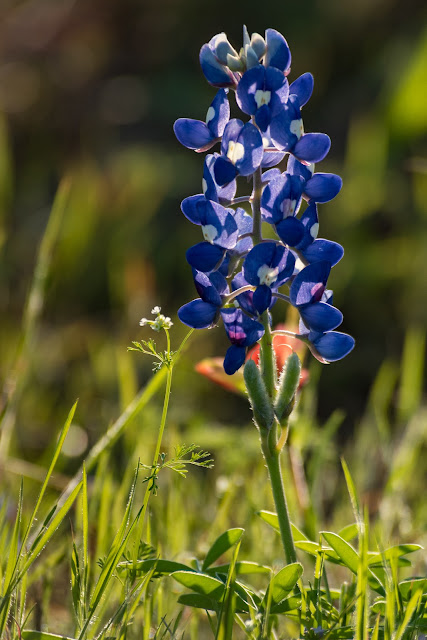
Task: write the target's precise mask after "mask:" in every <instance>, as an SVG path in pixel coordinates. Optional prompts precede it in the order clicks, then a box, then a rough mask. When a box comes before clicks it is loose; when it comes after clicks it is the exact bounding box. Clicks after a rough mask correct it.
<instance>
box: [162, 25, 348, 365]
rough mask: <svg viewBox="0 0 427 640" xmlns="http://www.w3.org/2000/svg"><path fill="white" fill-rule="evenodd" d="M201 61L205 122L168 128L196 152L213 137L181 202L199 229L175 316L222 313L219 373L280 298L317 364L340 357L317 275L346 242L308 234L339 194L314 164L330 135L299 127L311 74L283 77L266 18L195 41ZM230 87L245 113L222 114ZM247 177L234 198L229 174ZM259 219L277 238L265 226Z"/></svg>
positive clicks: (242, 351)
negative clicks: (233, 38)
mask: <svg viewBox="0 0 427 640" xmlns="http://www.w3.org/2000/svg"><path fill="white" fill-rule="evenodd" d="M200 63H201V67H202V71H203V73H204V75H205V77H206V79H207V80H208V82H209V83H210V84H211V85H213V86H215V87H218V88H219V91H217V93H216V95H215V97H214V98H213V100H212V103H211V105H210V107H209V108H208V111H207V114H206V118H205V121H201V120H194V119H190V118H179V119H178V120H177V121H176V123H175V125H174V130H175V134H176V137H177V138H178V140H179V141H180V142H181V143H182V144H183V145H184V146H185V147H187V148H189V149H192V150H194V151H196V152H202V151H207V150H209V149H211V148H212V147H213V146H214V145H215V144H216V143H219V148H218V150H217V151H215V152H214V153H210V154H207V155H206V157H205V162H204V166H203V178H202V193H199V194H196V195H194V196H189V197H187V198H185V199H184V200H183V202H182V203H181V209H182V212H183V213H184V215H185V216H186V217H187V219H188V220H189V221H190V222H192V223H193V224H196V225H198V226H200V228H201V235H202V238H201V241H200V242H199V243H197V244H196V245H194V246H192V247H190V248H189V249H188V251H187V254H186V258H187V261H188V263H189V264H190V266H191V268H192V271H193V277H194V284H195V287H196V290H197V293H198V295H199V298H196V299H194V300H192V301H191V302H188V303H187V304H184V305H183V306H182V307H181V308H180V309H179V311H178V316H179V318H180V320H181V321H182V322H183V323H184V324H187V325H189V326H190V327H193V328H195V329H203V328H209V327H212V326H215V325H216V324H217V323H218V322H220V321H221V320H222V323H223V324H224V327H225V331H226V334H227V336H228V339H229V341H230V343H231V346H230V347H229V349H228V350H227V353H226V356H225V360H224V369H225V371H226V373H228V374H232V373H234V372H235V371H236V370H237V369H238V368H239V367H240V366H241V365H242V364H243V363H244V361H245V358H246V352H247V349H248V348H249V347H251V346H252V345H253V344H254V343H256V342H258V341H259V340H260V339H261V338H262V336H263V335H264V332H265V327H266V326H267V324H266V322H267V323H270V322H271V318H270V312H271V309H272V308H273V306H274V305H275V304H276V303H278V302H279V303H280V304H281V303H283V302H284V301H285V302H287V303H288V304H290V305H292V306H293V307H294V308H295V309H296V310H297V311H298V313H299V315H300V327H299V333H298V334H295V335H296V337H298V338H299V339H301V340H303V341H304V342H307V343H308V345H309V347H310V349H311V351H312V353H313V355H314V356H315V357H316V358H317V359H318V360H320V361H321V362H324V363H327V362H333V361H336V360H340V359H341V358H343V357H344V356H346V355H347V354H348V353H349V352H350V351H351V350H352V348H353V347H354V339H353V338H352V337H351V336H349V335H347V334H345V333H341V332H338V331H335V329H336V328H337V327H339V326H340V324H341V323H342V320H343V316H342V313H341V311H339V309H337V308H336V307H335V306H333V304H332V291H331V290H330V289H328V288H327V281H328V278H329V275H330V272H331V269H332V268H333V267H334V266H335V265H336V264H337V263H338V262H339V261H340V260H341V258H342V257H343V254H344V249H343V247H342V246H341V245H340V244H338V243H337V242H333V241H331V240H327V239H325V238H319V237H318V234H319V208H320V207H321V206H322V205H323V204H324V203H326V202H328V201H330V200H332V199H333V198H335V197H336V196H337V195H338V193H339V191H340V190H341V187H342V180H341V178H340V176H338V175H336V174H333V173H323V172H318V171H315V163H318V162H320V161H321V160H323V159H324V158H325V156H326V155H327V153H328V152H329V149H330V145H331V141H330V138H329V136H327V135H326V134H324V133H306V132H305V130H304V124H303V119H302V112H301V110H302V108H303V106H304V105H305V104H306V103H307V101H308V100H309V99H310V97H311V94H312V92H313V86H314V80H313V76H312V75H311V73H309V72H307V73H303V74H302V75H300V76H299V77H298V78H296V79H295V80H294V81H293V82H289V80H288V76H289V74H290V65H291V52H290V49H289V46H288V43H287V42H286V40H285V38H284V37H283V36H282V35H281V34H280V33H279V32H278V31H276V30H275V29H267V30H266V32H265V35H264V37H263V36H261V35H260V34H257V33H254V34H252V35H249V33H248V31H247V29H246V27H245V28H244V31H243V46H242V47H241V48H240V49H236V48H234V47H233V46H232V45H231V44H230V42H229V41H228V39H227V36H226V34H225V33H220V34H217V35H216V36H214V37H213V38H212V39H211V40H210V41H209V42H208V43H207V44H205V45H203V46H202V48H201V51H200ZM233 93H234V94H235V98H236V104H237V106H238V107H239V108H240V110H241V112H242V118H243V119H238V118H232V119H230V104H229V98H230V97H231V96H232V94H233ZM244 116H246V119H245V118H244ZM286 157H287V160H285V158H286ZM283 162H285V167H283ZM250 179H251V181H252V183H253V187H252V188H249V189H247V193H246V195H239V196H238V197H236V194H237V193H238V191H237V188H238V180H242V187H243V188H244V185H247V184H248V181H249V180H250ZM239 193H240V191H239ZM261 223H264V225H265V223H267V224H269V225H270V226H271V229H272V232H273V233H274V234H276V239H271V234H270V235H269V238H268V239H267V238H264V237H263V229H264V227H263V226H262V224H261Z"/></svg>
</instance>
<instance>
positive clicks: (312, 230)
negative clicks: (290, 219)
mask: <svg viewBox="0 0 427 640" xmlns="http://www.w3.org/2000/svg"><path fill="white" fill-rule="evenodd" d="M300 222H301V224H302V225H303V227H304V236H303V238H302V239H301V241H300V242H299V244H298V245H294V246H295V248H296V249H299V250H300V251H304V249H307V247H308V245H310V244H311V243H312V242H314V240H315V239H316V238H317V234H318V232H319V218H318V215H317V205H316V203H315V202H310V204H309V205H308V207H307V209H306V210H305V211H304V213H303V214H302V216H301V218H300ZM309 262H310V260H309Z"/></svg>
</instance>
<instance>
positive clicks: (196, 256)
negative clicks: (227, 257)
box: [185, 242, 225, 273]
mask: <svg viewBox="0 0 427 640" xmlns="http://www.w3.org/2000/svg"><path fill="white" fill-rule="evenodd" d="M224 254H225V251H224V249H222V248H221V247H218V246H217V245H215V244H211V243H210V242H199V243H198V244H195V245H194V246H193V247H190V248H189V249H188V250H187V253H186V254H185V257H186V258H187V262H188V264H189V265H190V266H191V267H193V269H197V270H198V271H203V272H204V273H207V272H208V271H212V270H213V269H215V268H216V267H217V265H218V264H219V263H220V261H221V260H222V259H223V257H224Z"/></svg>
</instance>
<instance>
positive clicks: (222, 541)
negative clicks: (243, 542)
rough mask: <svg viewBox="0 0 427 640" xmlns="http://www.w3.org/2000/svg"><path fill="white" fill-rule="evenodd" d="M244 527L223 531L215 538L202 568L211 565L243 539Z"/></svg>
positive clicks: (204, 568)
mask: <svg viewBox="0 0 427 640" xmlns="http://www.w3.org/2000/svg"><path fill="white" fill-rule="evenodd" d="M244 531H245V530H244V529H228V531H225V532H224V533H222V534H221V535H220V536H219V538H217V539H216V540H215V542H214V543H213V545H212V546H211V548H210V549H209V551H208V552H207V554H206V558H205V559H204V562H203V565H202V569H203V571H205V570H206V569H207V568H208V567H210V566H211V564H212V563H213V562H215V560H218V558H219V557H220V556H222V554H223V553H225V552H226V551H228V550H229V549H231V547H233V546H234V545H235V544H237V543H238V542H239V540H240V539H241V537H242V535H243V533H244Z"/></svg>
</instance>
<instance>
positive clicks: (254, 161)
mask: <svg viewBox="0 0 427 640" xmlns="http://www.w3.org/2000/svg"><path fill="white" fill-rule="evenodd" d="M237 144H241V145H243V149H244V154H243V156H240V154H237V155H236V156H235V157H236V158H237V159H235V161H234V164H235V165H236V168H237V170H238V171H239V173H240V175H241V176H250V175H252V174H253V173H254V171H255V170H256V169H258V167H259V166H260V164H261V161H262V156H263V154H264V146H263V143H262V137H261V134H260V132H259V131H258V129H257V128H256V127H255V126H254V125H253V124H251V123H250V122H247V123H246V124H245V126H244V127H243V129H242V130H241V132H240V134H239V136H238V138H237Z"/></svg>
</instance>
